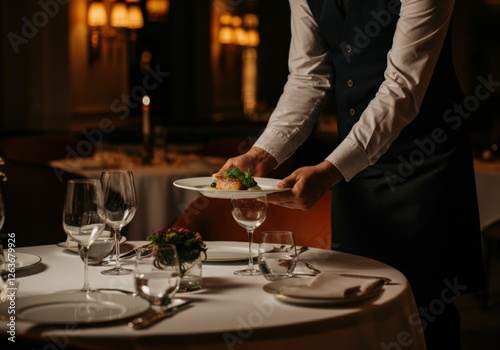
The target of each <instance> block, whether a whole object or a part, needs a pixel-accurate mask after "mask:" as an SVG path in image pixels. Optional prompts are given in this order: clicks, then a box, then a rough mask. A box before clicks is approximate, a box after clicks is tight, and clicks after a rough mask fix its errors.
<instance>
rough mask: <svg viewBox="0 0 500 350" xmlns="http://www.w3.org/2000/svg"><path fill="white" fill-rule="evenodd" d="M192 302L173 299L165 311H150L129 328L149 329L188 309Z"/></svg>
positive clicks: (135, 319) (134, 320)
mask: <svg viewBox="0 0 500 350" xmlns="http://www.w3.org/2000/svg"><path fill="white" fill-rule="evenodd" d="M192 302H193V301H192V300H185V299H172V301H171V302H170V304H168V306H167V308H166V309H165V310H162V311H159V312H156V311H154V310H153V309H150V311H149V312H148V313H147V314H145V315H142V316H139V317H136V318H134V319H133V320H132V321H130V322H129V323H128V326H129V327H130V328H133V329H144V328H147V327H149V326H151V325H152V324H154V323H156V322H158V321H160V320H163V319H165V318H168V317H171V316H173V315H175V314H176V313H178V312H180V311H182V310H184V309H186V308H187V306H188V305H189V304H191V303H192Z"/></svg>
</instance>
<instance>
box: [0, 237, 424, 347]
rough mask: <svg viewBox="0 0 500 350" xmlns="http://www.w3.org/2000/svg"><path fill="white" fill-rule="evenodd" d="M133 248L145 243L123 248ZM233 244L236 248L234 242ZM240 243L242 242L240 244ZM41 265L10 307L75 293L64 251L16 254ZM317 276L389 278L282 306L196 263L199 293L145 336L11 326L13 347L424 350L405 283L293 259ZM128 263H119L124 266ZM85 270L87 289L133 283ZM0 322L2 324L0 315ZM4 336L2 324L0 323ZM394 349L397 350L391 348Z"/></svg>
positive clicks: (375, 271)
mask: <svg viewBox="0 0 500 350" xmlns="http://www.w3.org/2000/svg"><path fill="white" fill-rule="evenodd" d="M127 243H128V244H131V243H133V244H134V245H136V246H137V245H139V244H143V243H145V242H127ZM235 244H242V243H241V242H240V243H235ZM243 244H244V243H243ZM18 252H23V253H29V254H36V255H38V256H40V257H41V258H42V262H41V263H40V264H38V265H35V266H33V267H31V268H29V269H26V270H24V271H19V272H18V273H17V276H16V279H17V281H18V282H20V285H19V290H18V293H17V300H18V302H19V298H21V297H23V296H34V295H40V294H46V293H52V292H55V291H61V290H67V289H78V288H81V286H82V284H83V265H82V261H81V260H80V258H79V257H78V256H77V255H76V254H75V253H72V252H69V251H67V250H65V249H63V248H59V247H57V246H38V247H26V248H19V249H18ZM300 259H301V260H307V261H308V262H310V263H312V264H313V265H315V266H316V267H317V268H319V269H321V270H323V271H338V272H350V273H359V274H365V275H367V274H371V275H377V276H385V277H388V278H391V279H392V281H393V284H390V285H385V286H384V287H383V291H382V292H381V294H380V295H378V296H377V297H375V298H374V299H370V300H366V301H363V302H359V303H354V304H346V305H334V306H328V307H325V306H322V307H318V306H314V307H312V306H310V305H309V306H307V305H306V306H302V305H301V306H299V305H291V304H285V303H283V302H281V301H278V300H276V299H275V298H274V296H273V295H271V294H269V293H267V292H265V291H264V290H263V288H262V287H263V286H264V285H265V284H266V283H269V282H268V281H266V280H265V279H264V278H263V277H261V276H252V277H246V276H235V275H233V271H234V270H236V269H241V268H242V267H243V266H245V264H246V262H245V261H242V262H237V263H234V262H233V263H204V265H203V281H204V282H203V283H204V289H202V290H200V291H197V292H191V293H183V294H178V296H181V297H183V298H187V299H192V300H194V303H193V304H192V305H193V306H192V307H191V308H188V309H186V310H184V311H182V312H180V313H178V314H176V315H175V316H174V317H172V318H169V319H165V320H163V321H161V322H159V323H157V324H156V325H154V326H152V327H150V328H148V329H145V330H132V329H130V328H128V327H127V325H126V321H123V322H114V323H108V324H106V323H105V324H99V325H95V326H93V325H90V326H89V325H86V326H76V327H74V326H73V327H51V326H43V327H36V325H34V324H31V323H27V322H23V321H21V320H16V322H15V332H16V337H18V340H19V339H21V337H23V336H26V335H29V336H31V337H35V338H38V339H40V338H43V339H45V340H46V341H47V342H49V343H53V344H55V342H56V341H58V342H59V343H60V344H69V345H77V346H81V347H83V348H85V349H105V350H109V349H110V348H113V349H165V348H168V349H177V348H179V349H180V348H182V349H287V350H290V349H320V348H325V346H326V347H328V348H329V349H343V350H346V349H360V350H366V349H379V348H390V349H395V348H398V349H399V348H403V349H418V350H422V349H425V344H424V339H423V335H422V333H421V332H420V330H421V329H420V327H419V325H418V322H417V321H416V320H418V316H417V315H418V314H417V310H416V306H415V303H414V299H413V295H412V292H411V290H410V288H409V285H408V282H407V280H406V279H405V277H404V276H403V275H402V274H401V273H400V272H398V271H397V270H395V269H393V268H391V267H389V266H387V265H385V264H382V263H380V262H377V261H373V260H369V259H366V258H362V257H358V256H354V255H350V254H344V253H338V252H333V251H326V250H318V249H311V250H309V251H307V252H305V253H303V254H302V255H301V256H300ZM129 264H132V262H126V263H125V265H129ZM106 268H109V267H90V268H89V269H90V284H91V286H92V287H94V288H122V289H127V290H130V291H133V288H134V287H133V279H132V276H131V275H127V276H114V277H111V276H104V275H102V274H101V273H100V271H101V270H103V269H106ZM1 317H5V315H2V316H1ZM0 331H1V332H2V333H3V334H5V332H6V322H1V323H0ZM398 343H399V344H400V345H397V344H398Z"/></svg>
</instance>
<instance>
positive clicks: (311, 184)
mask: <svg viewBox="0 0 500 350" xmlns="http://www.w3.org/2000/svg"><path fill="white" fill-rule="evenodd" d="M343 179H344V177H343V176H342V174H341V173H340V171H339V170H338V169H337V168H336V167H335V166H334V165H333V164H332V163H330V162H329V161H323V162H321V163H320V164H317V165H315V166H308V167H303V168H299V169H297V170H295V171H294V172H293V173H292V174H290V176H288V177H286V178H284V179H283V180H282V181H281V182H280V183H279V184H278V186H277V187H278V188H291V190H290V191H286V192H280V193H273V194H270V195H268V201H269V203H273V204H276V205H279V206H282V207H287V208H292V209H309V208H311V207H312V206H313V205H314V204H316V202H317V201H318V200H320V198H321V197H322V196H323V194H324V193H325V192H326V191H328V190H330V188H331V187H332V186H333V185H335V184H336V183H338V182H340V181H342V180H343Z"/></svg>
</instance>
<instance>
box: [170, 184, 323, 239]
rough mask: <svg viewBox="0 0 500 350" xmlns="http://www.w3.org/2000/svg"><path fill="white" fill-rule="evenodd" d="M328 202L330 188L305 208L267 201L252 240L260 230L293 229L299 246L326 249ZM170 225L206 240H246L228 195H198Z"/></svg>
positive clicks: (258, 236) (258, 234)
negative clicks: (309, 207)
mask: <svg viewBox="0 0 500 350" xmlns="http://www.w3.org/2000/svg"><path fill="white" fill-rule="evenodd" d="M330 205H331V192H330V191H328V192H327V193H325V195H324V196H323V197H322V198H321V199H320V200H319V202H318V203H316V205H315V206H314V207H313V208H311V209H309V210H295V209H287V208H283V207H280V206H276V205H273V204H269V211H268V215H267V219H266V221H264V223H263V224H262V225H261V226H260V227H259V228H257V229H256V230H255V235H254V242H255V243H258V242H259V240H260V233H261V232H262V231H267V230H286V231H293V232H294V235H295V240H296V244H297V245H299V246H308V247H317V248H324V249H330V247H331V226H330ZM173 226H175V227H186V228H189V229H191V230H194V231H197V232H200V233H201V235H202V237H203V239H204V240H206V241H241V242H245V241H247V240H248V237H247V234H246V232H245V229H244V228H243V227H241V226H239V225H238V224H237V223H236V221H235V220H234V219H233V217H232V215H231V209H230V202H229V200H228V199H216V198H207V197H199V198H197V199H196V200H195V201H193V202H192V203H191V204H190V205H189V206H188V207H187V208H186V209H185V210H184V212H183V213H182V214H181V216H180V217H179V218H178V219H177V220H176V222H175V223H174V225H173Z"/></svg>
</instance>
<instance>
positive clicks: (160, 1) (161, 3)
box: [146, 0, 170, 21]
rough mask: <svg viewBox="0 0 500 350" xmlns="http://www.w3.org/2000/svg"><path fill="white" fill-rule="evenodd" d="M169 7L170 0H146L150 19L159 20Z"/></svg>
mask: <svg viewBox="0 0 500 350" xmlns="http://www.w3.org/2000/svg"><path fill="white" fill-rule="evenodd" d="M169 8H170V1H169V0H146V10H147V11H148V15H149V19H151V20H152V21H158V20H160V19H162V18H163V17H165V16H166V15H167V13H168V10H169Z"/></svg>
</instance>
